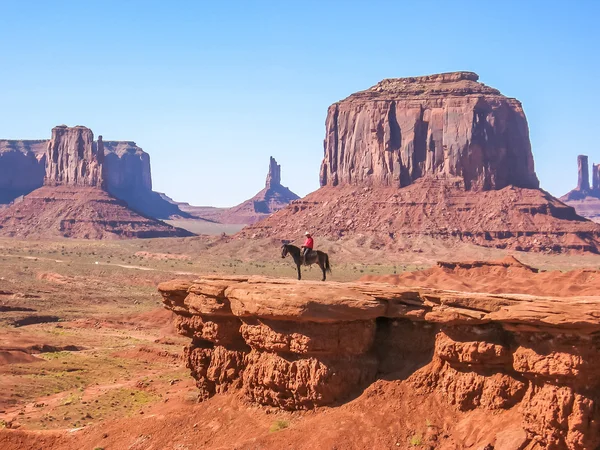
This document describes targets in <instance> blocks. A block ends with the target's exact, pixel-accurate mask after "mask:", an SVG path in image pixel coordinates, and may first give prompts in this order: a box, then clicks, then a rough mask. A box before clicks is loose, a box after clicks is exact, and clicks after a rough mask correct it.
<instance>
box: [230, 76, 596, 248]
mask: <svg viewBox="0 0 600 450" xmlns="http://www.w3.org/2000/svg"><path fill="white" fill-rule="evenodd" d="M478 79H479V77H478V75H477V74H475V73H473V72H452V73H443V74H436V75H429V76H423V77H410V78H394V79H387V80H383V81H381V82H379V83H377V84H376V85H375V86H373V87H371V88H369V89H367V90H365V91H361V92H357V93H355V94H352V95H350V96H349V97H347V98H346V99H344V100H341V101H339V102H336V103H334V104H333V105H331V106H330V107H329V109H328V113H327V119H326V123H325V128H326V134H325V140H324V158H323V162H322V164H321V170H320V175H319V178H320V185H321V188H320V189H319V190H317V191H315V192H313V193H311V194H309V195H308V196H306V197H304V198H302V199H300V200H295V201H292V202H291V204H290V205H289V206H287V207H286V208H284V209H282V210H280V211H279V212H276V213H274V214H273V215H271V216H270V217H267V218H265V219H264V220H262V221H260V222H258V223H256V224H254V225H252V226H249V227H246V228H245V229H243V230H242V231H241V232H240V234H239V235H238V236H239V237H242V238H248V237H254V238H262V237H276V238H281V239H288V238H290V237H291V236H299V235H301V233H302V232H303V231H304V230H305V229H311V230H312V231H313V232H314V233H315V234H316V235H317V236H323V237H328V238H330V239H353V238H354V239H358V238H360V239H362V241H364V242H365V243H366V244H365V245H371V246H372V245H375V246H377V247H382V246H384V247H389V248H402V242H403V241H404V242H414V240H415V238H417V237H420V236H427V237H432V238H435V239H453V240H459V241H463V242H470V243H474V244H478V245H482V246H486V247H496V248H510V249H515V250H523V251H553V252H558V251H566V250H575V251H591V252H598V251H599V250H600V226H598V225H596V224H594V223H592V222H590V221H587V220H586V219H584V218H582V217H580V216H578V215H577V214H576V212H575V210H574V209H573V208H571V207H569V206H567V205H565V204H563V203H561V202H560V201H559V200H557V199H555V198H553V197H552V196H551V195H549V194H548V193H546V192H544V191H542V190H540V189H539V181H538V178H537V176H536V173H535V168H534V161H533V153H532V151H531V143H530V141H529V128H528V124H527V119H526V117H525V113H524V111H523V108H522V106H521V103H520V102H519V101H518V100H516V99H514V98H509V97H505V96H504V95H502V94H501V93H500V91H498V90H497V89H494V88H491V87H489V86H486V85H484V84H482V83H480V82H479V81H478ZM315 172H316V171H315Z"/></svg>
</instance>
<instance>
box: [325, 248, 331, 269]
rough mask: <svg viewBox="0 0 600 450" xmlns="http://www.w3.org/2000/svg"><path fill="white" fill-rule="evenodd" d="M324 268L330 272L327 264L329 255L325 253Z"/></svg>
mask: <svg viewBox="0 0 600 450" xmlns="http://www.w3.org/2000/svg"><path fill="white" fill-rule="evenodd" d="M325 270H326V271H327V272H329V273H331V266H330V265H329V255H328V254H327V253H325Z"/></svg>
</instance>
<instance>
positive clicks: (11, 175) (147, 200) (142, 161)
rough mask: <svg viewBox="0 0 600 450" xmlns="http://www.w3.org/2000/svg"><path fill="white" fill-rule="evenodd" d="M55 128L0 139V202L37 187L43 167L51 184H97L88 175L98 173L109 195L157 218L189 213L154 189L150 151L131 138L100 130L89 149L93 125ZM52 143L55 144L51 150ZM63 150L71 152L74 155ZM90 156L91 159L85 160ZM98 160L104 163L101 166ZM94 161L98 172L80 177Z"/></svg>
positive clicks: (43, 176)
mask: <svg viewBox="0 0 600 450" xmlns="http://www.w3.org/2000/svg"><path fill="white" fill-rule="evenodd" d="M53 133H54V134H56V136H54V135H53V136H54V137H53V139H52V140H29V141H16V140H0V204H2V203H9V202H11V201H12V200H14V199H16V198H17V197H19V196H21V195H27V194H29V193H30V192H31V191H33V190H34V189H37V188H39V187H41V186H42V185H43V184H44V178H45V176H46V170H49V171H51V172H52V173H51V176H50V177H49V178H48V184H51V185H55V184H69V185H83V186H88V185H100V184H102V183H100V184H99V183H97V180H96V181H94V180H91V179H86V178H89V177H92V178H94V177H97V176H98V174H100V173H101V174H102V177H103V179H104V183H103V186H104V187H105V188H106V190H107V191H108V192H109V193H110V194H111V195H113V196H115V197H117V198H118V199H121V200H124V201H126V202H127V204H128V205H129V206H130V207H131V208H133V209H134V210H136V211H138V212H140V213H142V214H144V215H147V216H150V217H155V218H161V219H165V218H170V217H184V218H185V217H190V215H189V214H188V213H185V212H183V211H181V210H180V209H179V208H178V206H177V204H176V203H175V202H172V201H167V200H166V199H165V198H163V196H162V195H161V194H159V193H157V192H154V191H152V177H151V173H150V157H149V155H148V154H147V153H146V152H144V151H143V150H142V149H141V148H140V147H138V146H137V145H136V143H135V142H131V141H103V140H102V137H101V136H99V138H98V141H96V142H92V144H91V153H90V144H89V139H90V135H91V133H92V132H91V130H89V129H87V128H85V127H73V128H68V127H65V126H60V127H56V133H55V132H54V131H53ZM70 135H72V138H71V137H69V136H70ZM78 136H81V139H79V137H78ZM69 139H71V140H69ZM91 139H93V135H92V137H91ZM59 141H60V142H59ZM50 146H53V148H52V149H51V150H49V149H50ZM69 146H71V147H69ZM100 147H102V148H103V149H104V150H103V155H96V156H94V155H95V153H94V152H97V149H98V148H100ZM48 151H52V152H53V153H54V154H55V155H56V157H57V158H58V159H57V161H56V162H51V163H49V164H48V169H47V168H46V161H47V153H48ZM66 155H75V158H73V157H72V156H69V157H67V156H66ZM88 157H91V159H90V160H89V161H88V162H84V160H86V158H88ZM81 158H83V159H81ZM99 165H101V166H102V167H101V168H99ZM84 166H86V167H84ZM88 166H89V167H88ZM93 167H95V168H94V169H91V170H92V171H95V172H96V174H95V175H94V174H90V173H88V174H86V175H85V176H83V178H82V173H83V172H82V171H84V172H85V171H89V170H90V168H93ZM57 180H58V181H57Z"/></svg>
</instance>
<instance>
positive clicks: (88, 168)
mask: <svg viewBox="0 0 600 450" xmlns="http://www.w3.org/2000/svg"><path fill="white" fill-rule="evenodd" d="M103 163H104V146H103V144H102V137H101V136H100V137H99V138H98V142H94V134H93V133H92V130H90V129H89V128H86V127H82V126H76V127H71V128H69V127H67V126H66V125H61V126H58V127H54V128H53V129H52V139H50V142H49V143H48V149H47V151H46V179H45V184H47V185H50V186H55V185H65V186H93V187H104V169H103Z"/></svg>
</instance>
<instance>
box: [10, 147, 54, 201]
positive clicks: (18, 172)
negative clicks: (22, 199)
mask: <svg viewBox="0 0 600 450" xmlns="http://www.w3.org/2000/svg"><path fill="white" fill-rule="evenodd" d="M47 143H48V141H45V140H39V141H36V140H29V141H17V140H6V139H2V140H0V204H2V203H9V202H11V201H13V200H14V199H16V198H17V197H19V196H21V195H26V194H29V193H30V192H31V191H33V190H34V189H37V188H39V187H41V186H42V185H43V184H44V176H45V173H46V155H45V151H46V147H47Z"/></svg>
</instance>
